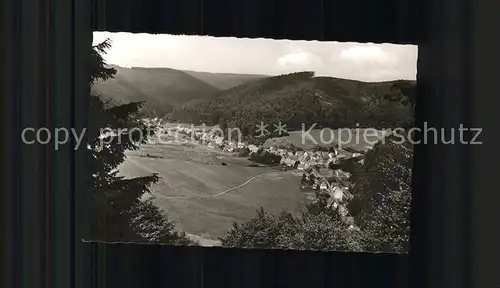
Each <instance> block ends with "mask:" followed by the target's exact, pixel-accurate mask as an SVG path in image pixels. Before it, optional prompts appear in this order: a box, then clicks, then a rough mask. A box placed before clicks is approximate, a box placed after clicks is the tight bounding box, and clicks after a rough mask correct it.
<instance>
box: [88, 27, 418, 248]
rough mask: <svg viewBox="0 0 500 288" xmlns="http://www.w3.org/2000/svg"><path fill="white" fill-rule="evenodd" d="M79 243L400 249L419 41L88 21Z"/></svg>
mask: <svg viewBox="0 0 500 288" xmlns="http://www.w3.org/2000/svg"><path fill="white" fill-rule="evenodd" d="M91 53H92V54H91V66H90V67H91V75H90V76H91V77H90V80H89V81H90V93H91V95H90V96H91V97H90V99H91V100H90V106H89V116H88V125H87V127H88V128H87V131H86V139H87V141H88V143H89V144H88V145H87V148H88V149H87V151H88V152H89V157H88V159H89V163H88V167H90V168H89V169H91V170H92V173H93V178H92V183H91V184H89V185H90V186H91V189H92V192H91V200H90V202H89V203H90V204H89V209H88V217H89V224H90V231H89V235H88V237H86V238H85V240H86V241H103V242H129V243H141V244H143V243H161V244H171V245H200V246H222V247H238V248H264V249H293V250H321V251H332V250H335V251H356V252H361V251H363V252H385V253H408V252H409V244H410V239H409V238H410V210H411V176H412V165H413V161H412V158H413V144H414V143H413V142H412V138H411V135H412V134H411V131H412V128H413V127H414V107H415V97H416V74H417V46H415V45H396V44H390V43H382V44H377V43H351V42H321V41H296V40H294V41H292V40H273V39H262V38H257V39H246V38H245V39H240V38H231V37H228V38H219V37H211V36H196V35H167V34H134V33H111V32H94V35H93V47H92V51H91Z"/></svg>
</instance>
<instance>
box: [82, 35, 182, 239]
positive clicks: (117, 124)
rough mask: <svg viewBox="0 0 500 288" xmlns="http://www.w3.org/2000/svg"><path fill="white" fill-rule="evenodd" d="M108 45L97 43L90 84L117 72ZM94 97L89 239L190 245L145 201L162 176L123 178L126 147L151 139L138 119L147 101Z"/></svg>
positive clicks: (90, 131) (89, 137) (90, 135)
mask: <svg viewBox="0 0 500 288" xmlns="http://www.w3.org/2000/svg"><path fill="white" fill-rule="evenodd" d="M109 47H110V41H109V40H106V41H104V42H102V43H100V44H98V45H95V46H93V47H92V52H91V61H90V69H91V73H90V79H89V85H90V86H91V85H93V84H94V83H95V82H96V81H105V80H107V79H110V78H113V77H114V75H115V74H116V70H115V69H113V68H108V67H107V65H106V63H105V61H104V59H103V58H102V54H104V53H105V52H106V50H107V49H108V48H109ZM89 88H90V87H89ZM89 91H90V89H89ZM89 96H90V97H89V101H90V105H89V116H90V117H89V119H88V123H89V125H88V127H87V131H86V134H85V136H86V144H87V150H86V151H87V152H88V157H87V159H88V160H89V162H88V167H89V168H90V170H91V175H92V177H91V182H92V183H91V187H92V188H91V200H90V209H89V218H90V231H89V235H88V236H89V237H88V238H89V240H98V241H108V242H117V241H119V242H139V243H148V242H160V243H171V244H189V243H190V241H189V240H187V239H186V238H185V237H184V235H183V234H181V233H178V232H177V231H176V230H175V227H174V224H173V223H172V222H170V221H169V220H168V219H167V218H166V215H164V214H163V213H162V211H161V210H160V209H159V208H157V207H156V206H155V205H153V203H152V201H151V200H145V199H144V195H146V194H148V193H150V192H151V191H150V188H151V185H152V184H154V183H156V182H157V181H158V180H159V177H158V175H156V174H153V175H150V176H145V177H137V178H132V179H126V178H124V177H121V176H118V171H117V170H118V167H119V165H120V164H122V163H123V162H124V161H125V151H126V150H137V149H138V145H139V144H141V143H145V142H146V140H147V135H148V129H147V127H146V126H145V125H144V124H142V122H140V121H138V118H137V115H138V113H139V110H140V108H141V106H142V104H143V103H142V102H132V103H127V104H124V105H118V106H117V105H113V104H112V103H111V102H109V101H106V100H104V99H103V98H102V97H101V96H100V95H93V94H90V95H89ZM106 128H107V129H110V130H111V131H113V133H108V135H101V131H102V130H101V129H106ZM118 129H121V131H118ZM102 143H109V144H102Z"/></svg>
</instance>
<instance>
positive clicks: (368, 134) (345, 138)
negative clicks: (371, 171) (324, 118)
mask: <svg viewBox="0 0 500 288" xmlns="http://www.w3.org/2000/svg"><path fill="white" fill-rule="evenodd" d="M308 129H309V127H306V129H304V131H291V132H288V134H289V136H284V137H280V138H271V139H268V140H267V141H266V142H265V143H264V147H269V146H272V145H276V144H278V145H279V144H280V143H283V144H286V143H291V144H293V145H294V146H296V147H299V148H303V149H312V148H314V147H315V146H323V147H331V146H336V145H337V144H338V143H339V140H340V144H342V146H343V147H351V148H354V149H356V150H361V151H366V150H368V149H370V148H371V147H372V146H373V145H374V144H375V143H376V142H377V141H378V140H380V139H382V137H383V133H384V132H383V131H380V130H374V129H370V130H367V129H361V128H360V129H358V131H356V129H349V130H347V129H338V130H329V129H325V130H324V132H323V137H322V135H321V130H320V129H313V130H311V132H309V135H310V136H311V137H312V138H313V139H314V141H313V140H311V139H310V138H309V137H308V136H307V135H306V132H307V131H308ZM332 135H333V136H332ZM303 136H304V139H302V138H303Z"/></svg>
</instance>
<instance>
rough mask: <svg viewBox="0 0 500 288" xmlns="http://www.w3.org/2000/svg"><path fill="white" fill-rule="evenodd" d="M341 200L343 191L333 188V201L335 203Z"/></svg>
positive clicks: (336, 187) (337, 187)
mask: <svg viewBox="0 0 500 288" xmlns="http://www.w3.org/2000/svg"><path fill="white" fill-rule="evenodd" d="M342 198H344V191H343V189H342V188H340V187H339V186H335V187H334V188H333V199H334V200H335V201H342Z"/></svg>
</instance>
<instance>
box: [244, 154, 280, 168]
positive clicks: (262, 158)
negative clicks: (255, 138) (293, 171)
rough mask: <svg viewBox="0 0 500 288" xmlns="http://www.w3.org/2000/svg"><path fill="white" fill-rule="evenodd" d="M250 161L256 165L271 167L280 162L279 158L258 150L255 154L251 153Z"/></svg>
mask: <svg viewBox="0 0 500 288" xmlns="http://www.w3.org/2000/svg"><path fill="white" fill-rule="evenodd" d="M250 160H252V161H253V162H256V163H261V164H266V165H273V164H279V163H280V162H281V156H280V155H276V154H273V153H270V152H267V151H264V150H259V151H257V152H256V153H252V154H251V155H250Z"/></svg>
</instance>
